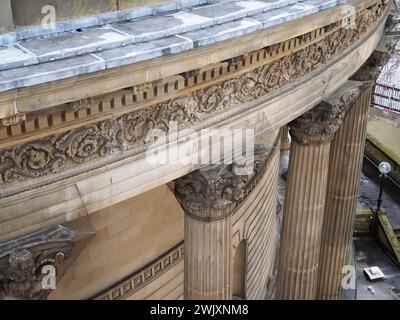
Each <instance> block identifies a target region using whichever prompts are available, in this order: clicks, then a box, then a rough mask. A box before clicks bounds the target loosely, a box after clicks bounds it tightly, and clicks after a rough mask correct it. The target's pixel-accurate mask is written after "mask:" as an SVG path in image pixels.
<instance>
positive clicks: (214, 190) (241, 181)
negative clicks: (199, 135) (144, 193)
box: [174, 145, 276, 221]
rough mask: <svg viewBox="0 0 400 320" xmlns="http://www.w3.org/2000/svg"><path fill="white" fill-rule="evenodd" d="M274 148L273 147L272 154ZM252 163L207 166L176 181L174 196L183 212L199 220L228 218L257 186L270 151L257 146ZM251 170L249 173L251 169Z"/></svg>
mask: <svg viewBox="0 0 400 320" xmlns="http://www.w3.org/2000/svg"><path fill="white" fill-rule="evenodd" d="M275 150H276V147H274V148H273V151H272V152H274V151H275ZM254 151H255V152H254V153H255V154H254V162H253V161H251V163H244V164H241V165H239V164H237V163H233V164H229V165H225V164H222V165H209V166H207V167H206V168H202V169H199V170H196V171H194V172H192V173H189V174H187V175H186V176H184V177H182V178H179V179H177V180H176V181H175V190H174V192H175V196H176V198H177V200H178V201H179V203H180V204H181V206H182V208H183V209H184V210H185V213H186V214H188V215H189V216H191V217H193V218H195V219H197V220H202V221H216V220H221V219H224V218H226V217H227V216H229V215H231V214H232V213H233V212H234V211H235V210H236V208H238V206H239V205H240V203H241V202H242V201H243V200H244V199H246V197H247V196H248V195H249V194H250V192H251V191H252V190H253V189H254V187H255V186H256V185H257V183H258V181H259V180H260V178H261V177H262V175H263V173H264V172H265V169H266V167H267V164H268V159H269V155H270V154H271V152H270V151H269V150H268V149H267V148H266V147H264V146H262V145H256V146H255V150H254ZM250 169H252V170H250Z"/></svg>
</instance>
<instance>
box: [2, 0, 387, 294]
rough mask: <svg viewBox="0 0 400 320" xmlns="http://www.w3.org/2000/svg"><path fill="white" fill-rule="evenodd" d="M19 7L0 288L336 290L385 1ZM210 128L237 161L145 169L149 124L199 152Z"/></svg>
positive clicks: (11, 35) (7, 127)
mask: <svg viewBox="0 0 400 320" xmlns="http://www.w3.org/2000/svg"><path fill="white" fill-rule="evenodd" d="M27 2H28V1H24V0H7V1H5V2H2V4H1V6H3V7H2V10H1V13H0V16H1V17H2V19H1V20H0V21H1V22H0V32H2V33H1V34H0V57H2V59H1V60H0V120H1V121H0V297H1V298H4V299H14V298H17V299H105V300H114V299H199V300H202V299H233V298H235V299H266V298H267V297H268V296H267V286H269V285H271V283H272V282H273V284H272V286H273V287H274V290H273V291H274V294H273V296H274V297H275V298H277V299H340V298H341V296H342V288H341V279H342V274H341V271H342V267H343V266H344V265H346V264H347V256H348V248H349V243H350V239H351V235H352V226H353V223H354V214H355V205H356V196H357V192H358V179H359V174H360V171H361V161H362V154H363V149H364V144H365V135H366V133H365V131H366V129H365V127H366V121H367V115H368V108H369V104H370V99H371V92H372V88H373V85H374V80H375V77H376V68H378V67H379V65H380V63H381V60H382V59H384V57H385V53H384V50H383V49H382V37H383V34H384V28H385V21H386V18H387V16H388V14H389V11H390V4H389V3H388V1H386V0H383V1H382V0H346V1H336V0H335V1H334V0H327V1H324V0H305V1H302V2H297V1H285V0H277V1H255V0H248V1H224V0H222V1H202V0H200V1H198V0H181V1H165V2H161V1H160V2H157V1H129V0H124V1H121V0H120V1H117V0H104V1H80V0H69V1H58V0H57V1H56V0H53V1H39V0H38V1H29V5H28V4H27ZM72 4H73V6H72ZM44 5H51V6H53V7H54V8H55V9H56V13H57V16H58V18H57V20H56V23H55V24H54V25H51V26H50V28H47V27H46V26H45V25H43V24H42V25H40V24H39V23H40V21H41V19H42V18H43V13H42V11H41V10H40V11H39V12H38V11H37V8H42V6H44ZM3 16H4V17H8V19H5V18H4V19H3ZM173 125H174V126H176V128H178V131H179V133H176V132H175V131H174V130H175V129H176V128H175V129H174V128H172V126H173ZM288 128H289V129H288ZM224 129H225V130H233V129H237V130H244V129H252V130H253V132H254V146H253V147H254V148H253V151H254V157H253V158H252V159H251V161H247V159H246V160H245V161H244V163H236V162H231V163H219V164H208V165H204V164H201V165H198V164H197V163H185V162H180V161H177V162H173V163H172V162H168V161H167V162H166V163H157V164H154V163H151V161H148V152H149V151H151V150H154V149H156V148H157V147H158V146H159V145H158V144H157V142H156V141H153V140H151V138H152V136H151V135H150V136H149V134H150V133H151V132H154V130H157V132H158V133H160V132H161V133H164V134H166V135H169V134H176V135H177V136H178V138H177V141H178V142H177V144H178V146H185V143H186V142H185V141H186V140H185V137H187V136H188V135H189V133H188V132H190V134H193V132H197V133H198V132H202V133H204V135H202V136H201V137H197V136H196V138H194V141H195V145H196V146H197V148H196V150H195V152H194V153H195V155H196V156H198V157H200V156H201V155H202V154H209V153H210V152H212V151H213V150H212V149H210V148H209V146H208V144H207V143H205V144H204V143H202V141H204V140H207V141H208V140H209V139H212V138H213V137H214V136H215V135H217V132H218V130H219V131H221V130H224ZM288 130H289V131H290V135H291V137H292V139H291V143H290V144H289V140H288V138H287V137H288ZM202 139H203V140H202ZM191 142H193V139H192V140H191ZM240 142H242V141H240ZM167 143H168V146H172V145H173V144H174V143H175V142H174V141H173V140H171V141H170V140H167ZM235 143H238V142H234V146H235ZM288 148H290V162H289V169H288V177H287V188H286V195H285V201H284V204H283V221H282V226H281V228H280V227H279V221H278V219H277V207H278V206H279V204H278V203H277V181H278V171H279V158H280V151H281V149H288ZM192 156H193V154H192ZM179 157H183V154H179ZM46 266H47V267H49V266H50V269H49V270H54V277H55V278H56V287H55V289H54V288H47V287H44V285H43V284H44V283H48V282H46V281H47V280H46V279H48V278H46V277H47V276H48V274H47V273H46V272H43V268H44V267H46ZM52 268H53V269H52ZM275 273H276V281H275V280H274V279H275ZM50 275H51V272H50ZM44 280H46V281H44Z"/></svg>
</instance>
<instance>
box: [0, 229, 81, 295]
mask: <svg viewBox="0 0 400 320" xmlns="http://www.w3.org/2000/svg"><path fill="white" fill-rule="evenodd" d="M74 246H75V232H74V231H72V230H70V229H67V228H65V227H62V226H51V227H48V228H45V229H42V230H39V231H37V232H34V233H32V234H29V235H27V236H22V237H19V238H16V239H13V240H10V241H7V242H3V243H0V299H30V300H32V299H45V298H47V296H48V295H49V294H50V290H49V289H48V288H46V287H44V286H43V283H42V280H43V277H44V275H45V274H46V273H45V272H44V273H42V272H43V267H44V266H51V267H52V268H54V270H55V277H56V279H58V278H59V276H60V274H61V270H60V269H61V268H62V266H63V264H64V263H65V262H66V260H67V259H68V258H70V256H71V255H72V251H73V248H74Z"/></svg>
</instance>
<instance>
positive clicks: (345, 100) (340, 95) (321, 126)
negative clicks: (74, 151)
mask: <svg viewBox="0 0 400 320" xmlns="http://www.w3.org/2000/svg"><path fill="white" fill-rule="evenodd" d="M367 85H369V83H363V82H358V81H347V82H346V83H345V84H344V85H343V86H342V87H341V88H340V89H339V90H337V91H336V92H335V93H333V94H332V95H331V96H329V97H328V98H326V99H324V101H322V102H321V103H319V104H318V105H317V106H316V107H314V108H313V109H311V110H310V111H308V112H306V113H305V114H303V115H302V116H301V117H299V118H297V119H295V120H294V121H292V122H291V123H290V134H291V136H292V137H293V138H294V139H295V140H296V141H297V142H299V143H302V144H306V145H309V144H321V143H328V142H330V141H331V140H332V139H333V137H334V136H335V133H336V132H337V130H339V128H340V125H341V124H342V121H343V119H344V117H345V115H346V112H347V111H348V110H349V109H350V108H351V107H352V105H353V104H354V103H355V101H356V100H357V98H358V96H359V95H360V94H361V92H362V91H363V88H364V87H366V86H367Z"/></svg>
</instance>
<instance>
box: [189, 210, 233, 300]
mask: <svg viewBox="0 0 400 320" xmlns="http://www.w3.org/2000/svg"><path fill="white" fill-rule="evenodd" d="M232 248H233V247H232V223H231V216H228V217H226V218H225V219H223V220H218V221H212V222H204V221H200V220H196V219H193V218H192V217H190V216H188V215H186V216H185V289H184V295H185V299H186V300H230V299H232V272H233V271H232Z"/></svg>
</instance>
